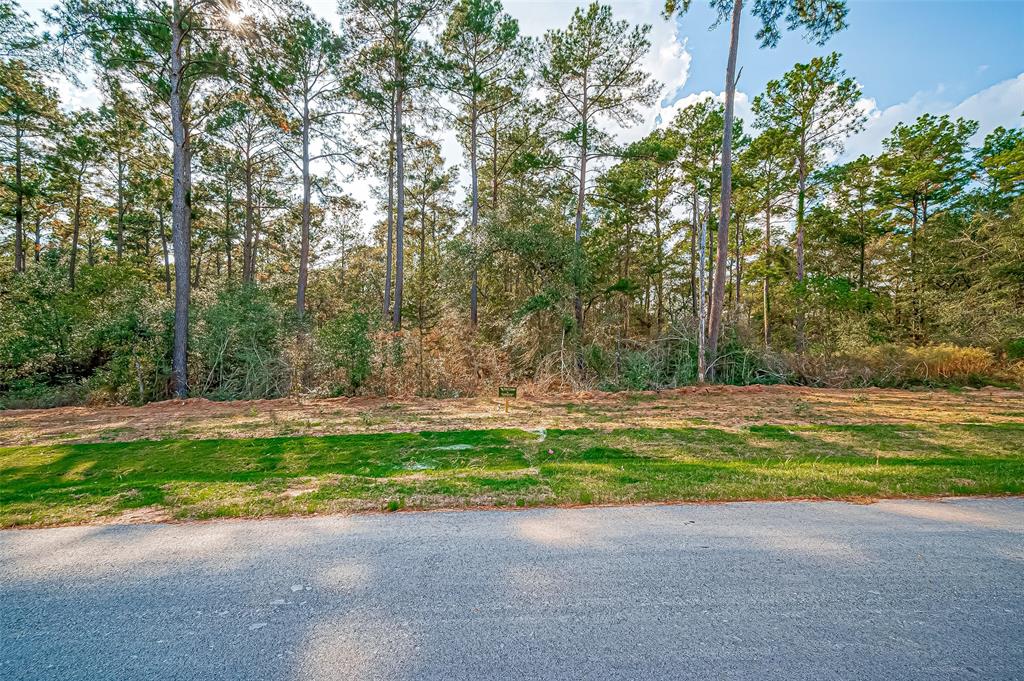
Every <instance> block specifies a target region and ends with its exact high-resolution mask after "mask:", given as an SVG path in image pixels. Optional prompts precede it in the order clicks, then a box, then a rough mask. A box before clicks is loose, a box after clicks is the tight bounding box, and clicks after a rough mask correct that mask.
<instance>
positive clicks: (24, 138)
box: [0, 60, 59, 272]
mask: <svg viewBox="0 0 1024 681" xmlns="http://www.w3.org/2000/svg"><path fill="white" fill-rule="evenodd" d="M58 116H59V114H58V111H57V95H56V93H55V92H54V91H53V90H52V89H51V88H49V87H47V86H46V85H44V84H43V82H42V80H41V79H39V78H37V77H35V76H33V75H32V73H31V70H30V68H29V67H28V65H27V64H25V62H22V61H17V60H12V61H4V62H0V153H2V154H3V156H2V157H0V161H2V162H3V163H4V164H5V165H6V164H10V165H12V166H13V167H14V176H13V178H11V179H10V180H8V179H6V177H5V181H4V184H5V185H6V187H7V189H8V190H9V191H10V192H11V193H12V194H13V195H14V271H15V272H23V271H24V270H25V245H26V242H25V204H26V201H28V200H30V199H31V197H32V195H33V194H34V193H35V192H36V191H37V187H36V186H35V184H34V183H32V182H29V181H28V171H27V168H26V166H27V165H29V164H31V163H32V162H33V160H35V159H38V158H39V157H40V156H41V154H42V150H43V143H44V140H45V138H46V137H48V136H50V133H51V130H50V128H51V127H52V125H53V123H54V122H55V121H56V120H57V118H58ZM5 175H6V174H5Z"/></svg>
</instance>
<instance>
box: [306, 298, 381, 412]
mask: <svg viewBox="0 0 1024 681" xmlns="http://www.w3.org/2000/svg"><path fill="white" fill-rule="evenodd" d="M318 345H319V347H320V351H321V354H322V356H323V358H324V360H325V361H326V363H327V364H328V366H330V367H332V368H333V369H335V370H341V372H342V374H343V377H342V379H341V380H340V381H335V383H334V385H333V386H332V392H334V393H336V394H337V393H349V394H352V393H355V392H356V391H358V390H359V388H360V387H361V386H362V385H363V384H364V383H366V380H367V379H368V378H369V377H370V368H371V359H372V358H373V340H372V339H371V337H370V317H369V315H367V314H366V313H363V312H360V311H358V310H355V309H353V310H351V311H350V312H348V313H347V314H343V315H341V316H340V317H336V318H334V319H332V320H331V321H329V322H327V323H326V324H324V326H323V327H322V328H321V329H320V335H319V339H318Z"/></svg>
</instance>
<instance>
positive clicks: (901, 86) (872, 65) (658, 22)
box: [22, 0, 1024, 220]
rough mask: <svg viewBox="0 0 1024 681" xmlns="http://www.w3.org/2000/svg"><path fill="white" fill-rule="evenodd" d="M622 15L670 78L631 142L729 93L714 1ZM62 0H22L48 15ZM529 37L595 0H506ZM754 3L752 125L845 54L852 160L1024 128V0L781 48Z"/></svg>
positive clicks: (70, 99)
mask: <svg viewBox="0 0 1024 681" xmlns="http://www.w3.org/2000/svg"><path fill="white" fill-rule="evenodd" d="M602 1H603V2H606V3H607V4H610V5H611V7H612V10H613V13H614V15H615V16H616V18H619V19H625V20H627V21H629V22H631V23H633V24H650V25H651V32H650V38H651V51H650V53H649V55H648V58H647V59H646V62H645V67H646V68H647V69H648V70H649V71H650V72H651V73H652V74H653V76H654V77H655V78H656V79H658V80H659V81H660V82H662V83H663V84H664V86H665V88H664V90H663V97H662V99H661V100H660V101H659V102H658V103H657V104H656V105H654V106H652V107H649V108H648V109H645V110H644V111H643V112H641V113H642V119H643V120H642V122H641V123H640V124H638V125H636V126H633V127H631V128H629V129H616V128H614V126H612V127H611V131H612V132H613V133H614V134H616V135H617V136H618V137H619V139H620V140H621V141H623V142H628V141H631V140H635V139H638V138H639V137H642V136H643V135H645V134H646V133H647V132H649V131H650V130H651V129H652V128H653V127H655V126H656V125H659V124H663V123H665V122H666V121H668V120H671V119H672V117H673V116H674V114H675V112H676V111H677V110H678V109H679V108H682V107H683V106H685V105H686V104H687V103H689V102H692V101H694V100H695V99H698V98H701V97H708V96H717V97H721V91H722V89H723V81H724V73H725V62H726V53H727V49H728V33H727V31H728V27H727V26H726V25H722V26H719V27H718V28H716V29H715V30H709V27H710V26H711V25H712V24H713V23H714V19H715V17H714V14H713V12H712V11H711V9H710V7H709V3H708V0H693V4H692V7H691V9H690V12H689V13H688V14H686V15H685V16H684V17H682V18H681V19H678V20H676V21H665V20H664V19H663V18H662V17H661V10H662V8H663V6H664V0H602ZM53 2H54V0H22V6H24V7H25V8H27V9H29V10H30V11H31V12H32V13H33V14H35V15H36V16H37V17H38V16H39V12H40V10H41V9H42V8H43V7H47V6H50V5H52V4H53ZM307 2H308V3H309V4H310V5H311V6H312V7H313V9H314V11H316V12H317V13H319V14H321V15H322V16H324V17H325V18H327V19H329V20H331V21H332V22H334V23H337V22H338V16H337V0H307ZM503 2H504V5H505V8H506V11H507V12H508V13H509V14H511V15H512V16H514V17H515V18H516V19H518V20H519V22H520V26H521V30H522V32H523V33H524V34H526V35H532V36H536V37H540V36H542V35H543V34H544V32H545V31H547V30H550V29H557V28H564V27H565V26H566V25H567V24H568V22H569V19H570V18H571V16H572V13H573V11H574V10H575V9H576V8H577V7H579V6H580V5H583V4H586V0H503ZM753 2H754V0H746V4H747V7H748V9H747V10H746V11H745V12H744V17H743V23H742V41H741V49H740V53H739V65H740V66H741V67H742V69H743V72H742V78H741V80H740V82H739V87H738V91H737V100H736V113H737V115H738V116H740V117H741V118H744V119H746V120H747V121H748V129H749V122H750V119H751V117H750V102H751V100H752V99H753V98H754V96H755V95H757V94H758V93H759V92H761V91H762V90H763V89H764V86H765V84H766V83H767V82H768V81H769V80H771V79H773V78H778V77H779V76H780V75H782V74H783V73H784V72H785V71H786V70H788V69H789V68H791V67H792V66H793V64H795V63H797V62H806V61H808V60H809V59H810V58H812V57H814V56H816V55H821V54H826V53H828V52H831V51H837V52H840V53H841V54H842V55H843V57H842V61H841V63H842V65H843V67H844V68H845V69H846V71H847V72H848V73H849V74H850V75H851V76H853V77H854V78H856V79H857V81H858V82H859V83H860V84H861V85H862V86H863V96H864V99H863V101H862V103H861V104H862V107H863V110H864V111H865V113H866V114H867V124H866V127H865V130H864V131H862V132H861V133H859V134H858V135H856V136H855V137H853V138H851V139H849V140H847V142H846V150H845V152H844V154H843V156H844V157H845V158H853V157H856V156H857V155H859V154H877V153H879V152H880V151H881V149H882V140H883V139H884V138H885V137H886V136H887V135H888V134H889V132H890V131H891V130H892V128H893V126H895V125H896V124H897V123H899V122H901V121H906V122H910V121H913V120H914V119H915V118H917V117H918V116H919V115H921V114H923V113H932V114H936V115H941V114H950V115H952V116H965V117H967V118H972V119H975V120H978V121H979V123H980V128H979V132H978V134H977V136H976V137H975V138H974V139H972V140H971V141H972V143H974V144H979V143H980V142H981V141H982V139H983V137H984V135H985V134H987V133H989V132H991V131H992V130H993V129H994V128H995V127H996V126H1000V125H1001V126H1005V127H1020V126H1021V125H1024V119H1022V118H1021V113H1022V111H1024V0H847V4H848V7H849V16H848V22H849V27H848V28H847V29H846V30H845V31H842V32H841V33H839V34H837V35H835V36H833V38H832V39H831V40H830V41H829V42H828V43H827V44H826V45H825V46H823V47H819V46H817V45H814V44H812V43H808V42H807V41H806V40H804V37H803V36H802V35H801V34H800V33H799V32H797V33H785V34H784V35H783V38H782V40H781V42H780V44H779V46H778V47H776V48H774V49H764V50H762V49H759V48H758V41H757V39H756V38H755V35H754V34H755V33H756V32H757V29H758V24H757V21H756V20H755V18H754V17H753V15H752V14H751V13H750V11H749V7H751V6H752V5H753ZM60 89H61V91H62V96H63V98H64V100H65V102H67V103H69V104H70V105H71V106H76V107H77V106H95V104H96V103H97V100H98V96H97V93H96V92H95V90H94V89H91V88H87V89H86V90H77V89H75V88H74V87H72V86H71V85H70V84H68V83H66V82H64V83H61V88H60ZM440 142H441V149H442V154H443V155H444V157H445V159H446V161H447V162H448V163H449V164H453V165H458V166H459V169H460V175H461V176H462V180H463V183H464V184H466V183H468V173H467V172H466V171H465V165H466V164H465V163H464V162H463V161H464V159H463V158H462V156H463V153H462V148H461V145H460V144H459V142H458V140H457V139H456V137H455V134H454V132H452V131H450V130H447V131H442V133H441V140H440ZM374 181H375V180H374V179H373V178H360V179H357V180H354V181H351V182H343V184H345V185H346V187H347V188H348V189H349V191H351V192H352V194H353V195H354V196H355V197H356V198H357V199H359V200H361V201H363V202H364V207H365V210H366V212H367V219H368V220H370V219H371V218H372V213H373V211H374V210H375V205H374V202H372V201H370V200H369V199H370V185H371V183H373V182H374Z"/></svg>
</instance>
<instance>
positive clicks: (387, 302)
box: [381, 94, 396, 319]
mask: <svg viewBox="0 0 1024 681" xmlns="http://www.w3.org/2000/svg"><path fill="white" fill-rule="evenodd" d="M395 113H396V109H395V94H392V95H391V130H390V131H389V132H388V238H387V248H386V250H385V251H384V295H383V300H384V305H383V310H382V313H381V316H382V318H383V319H387V318H388V315H389V314H390V313H391V253H392V252H393V251H394V247H395V246H394V243H393V242H392V239H393V235H394V231H395Z"/></svg>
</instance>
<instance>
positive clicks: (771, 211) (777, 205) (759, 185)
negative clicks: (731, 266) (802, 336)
mask: <svg viewBox="0 0 1024 681" xmlns="http://www.w3.org/2000/svg"><path fill="white" fill-rule="evenodd" d="M797 152H798V145H797V142H796V140H795V139H793V137H791V136H790V135H789V134H787V132H786V131H783V130H780V129H778V128H769V129H768V130H765V131H764V132H763V133H761V134H760V135H758V136H757V137H755V138H754V139H753V140H752V141H751V142H750V146H748V147H747V148H746V149H745V150H744V152H743V154H741V155H740V158H739V163H738V167H737V176H738V180H739V185H740V187H741V189H740V191H741V192H743V193H745V194H746V195H747V198H748V199H749V201H750V203H751V205H752V207H753V209H754V210H756V211H757V212H759V213H761V214H763V215H764V241H763V246H762V251H761V263H760V267H759V268H758V269H759V270H760V273H761V277H762V285H761V316H762V331H763V333H762V338H763V340H764V345H765V347H768V346H769V345H770V344H771V315H770V312H771V300H770V296H771V294H770V290H771V283H772V280H773V279H774V278H777V276H778V275H777V270H776V268H775V267H774V265H773V258H772V255H773V243H772V239H773V234H774V231H773V225H774V222H773V220H780V219H785V218H786V217H787V214H788V213H789V206H790V203H791V201H792V199H793V191H794V188H795V187H796V185H797V182H798V175H799V170H798V166H797Z"/></svg>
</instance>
